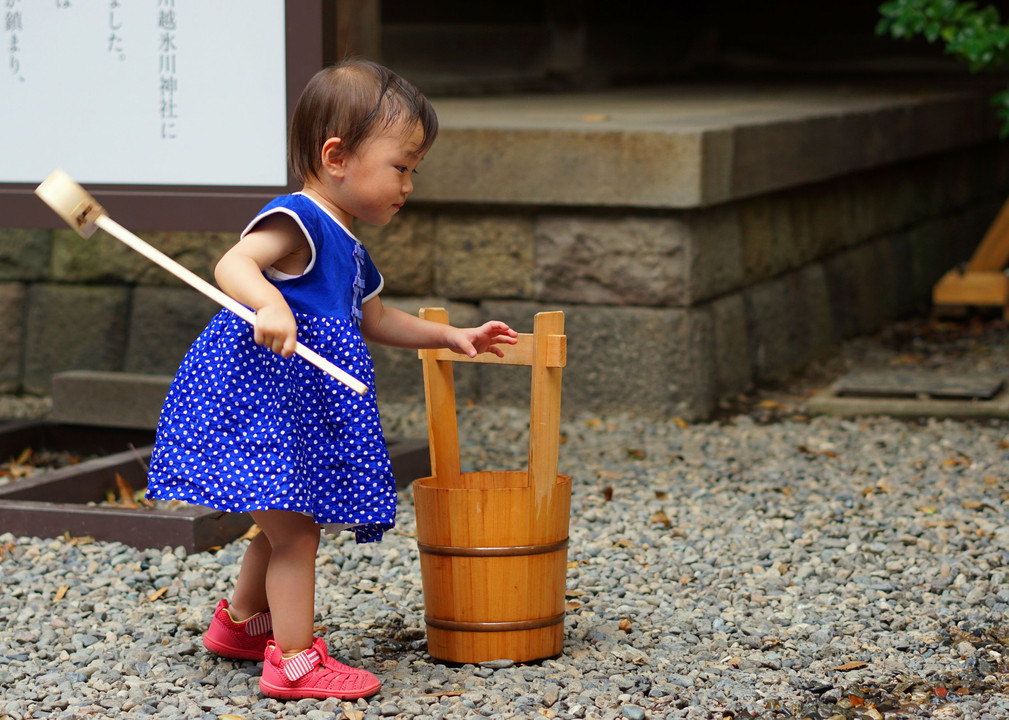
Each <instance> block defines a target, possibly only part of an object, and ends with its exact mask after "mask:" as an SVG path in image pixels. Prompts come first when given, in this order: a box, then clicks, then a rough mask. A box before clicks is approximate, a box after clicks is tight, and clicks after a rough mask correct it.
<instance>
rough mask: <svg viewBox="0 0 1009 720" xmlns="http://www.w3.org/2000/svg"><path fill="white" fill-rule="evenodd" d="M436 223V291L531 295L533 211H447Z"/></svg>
mask: <svg viewBox="0 0 1009 720" xmlns="http://www.w3.org/2000/svg"><path fill="white" fill-rule="evenodd" d="M435 229H436V232H437V256H436V258H435V270H434V273H435V294H436V295H438V296H441V297H448V298H452V299H454V300H480V299H482V298H485V297H488V296H489V297H503V298H529V297H532V293H533V263H534V256H535V253H534V242H535V241H534V237H533V219H532V217H531V216H530V217H527V216H524V215H521V214H512V215H505V214H490V215H489V214H486V213H481V214H479V215H476V214H472V215H471V214H448V213H443V214H440V215H439V216H438V221H437V224H436V228H435Z"/></svg>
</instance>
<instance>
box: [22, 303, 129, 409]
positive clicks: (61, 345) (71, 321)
mask: <svg viewBox="0 0 1009 720" xmlns="http://www.w3.org/2000/svg"><path fill="white" fill-rule="evenodd" d="M129 306H130V291H129V289H128V288H125V287H117V286H109V285H91V286H73V285H49V284H39V285H33V286H32V287H31V289H30V291H29V293H28V320H27V325H26V328H27V330H26V337H25V369H24V388H25V390H26V391H28V392H31V393H38V394H45V393H48V392H49V389H50V382H51V378H52V376H53V375H55V374H56V373H58V372H63V371H65V370H121V369H122V365H123V354H124V350H125V348H126V336H127V330H128V326H129V321H128V318H129Z"/></svg>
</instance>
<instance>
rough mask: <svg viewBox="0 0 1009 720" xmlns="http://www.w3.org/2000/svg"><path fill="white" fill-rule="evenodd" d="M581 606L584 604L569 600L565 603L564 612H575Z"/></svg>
mask: <svg viewBox="0 0 1009 720" xmlns="http://www.w3.org/2000/svg"><path fill="white" fill-rule="evenodd" d="M581 606H582V604H581V603H580V602H576V601H574V600H568V601H567V602H566V603H564V611H565V612H572V611H574V610H577V609H578V608H580V607H581Z"/></svg>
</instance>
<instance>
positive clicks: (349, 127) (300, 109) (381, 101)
mask: <svg viewBox="0 0 1009 720" xmlns="http://www.w3.org/2000/svg"><path fill="white" fill-rule="evenodd" d="M401 121H405V126H404V127H405V130H406V131H410V130H412V129H413V127H415V126H416V124H417V123H419V124H420V127H421V129H422V130H423V132H424V140H423V144H422V145H421V147H420V148H418V151H424V150H427V149H428V148H429V147H431V143H433V142H434V139H435V137H436V136H437V135H438V116H437V115H435V112H434V108H432V107H431V103H430V102H428V100H427V98H426V97H424V95H423V94H422V93H421V92H420V91H419V90H418V89H417V88H415V87H414V86H413V85H411V84H410V83H409V82H407V81H406V80H404V79H403V78H401V77H400V76H399V75H397V74H396V73H394V72H393V71H392V70H389V69H388V68H385V67H383V66H381V65H379V64H378V63H374V62H371V61H370V60H355V59H352V60H344V61H343V62H341V63H339V64H337V65H333V66H332V67H328V68H326V69H324V70H320V71H319V72H317V73H316V74H315V76H314V77H313V78H312V79H311V80H309V81H308V85H306V86H305V89H304V90H303V91H302V93H301V97H300V98H299V99H298V104H297V105H296V106H295V108H294V117H293V118H292V120H291V134H290V138H289V141H288V146H287V159H288V162H289V163H290V165H291V170H292V172H293V173H294V175H295V177H297V178H298V179H299V180H300V181H301V182H305V181H306V180H308V179H309V178H310V177H313V176H315V175H317V174H318V172H319V170H320V168H321V167H322V146H323V145H324V144H325V142H326V141H327V140H328V139H329V138H332V137H338V138H340V140H341V148H342V151H343V152H345V153H347V154H348V155H352V154H354V153H355V152H356V151H357V150H358V149H359V148H360V147H361V144H362V143H363V142H364V141H365V140H366V139H367V138H369V137H370V136H371V135H372V133H374V132H375V131H380V130H384V129H386V128H389V127H391V126H393V125H395V124H397V123H399V122H401Z"/></svg>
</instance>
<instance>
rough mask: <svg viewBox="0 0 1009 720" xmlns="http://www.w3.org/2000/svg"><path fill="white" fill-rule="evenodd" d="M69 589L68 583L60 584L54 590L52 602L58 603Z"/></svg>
mask: <svg viewBox="0 0 1009 720" xmlns="http://www.w3.org/2000/svg"><path fill="white" fill-rule="evenodd" d="M69 589H70V586H69V585H60V588H59V590H57V591H56V595H54V596H53V604H56V603H58V602H59V601H60V600H62V599H63V596H64V595H66V594H67V590H69Z"/></svg>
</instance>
